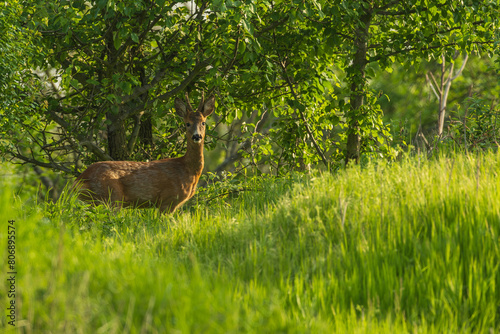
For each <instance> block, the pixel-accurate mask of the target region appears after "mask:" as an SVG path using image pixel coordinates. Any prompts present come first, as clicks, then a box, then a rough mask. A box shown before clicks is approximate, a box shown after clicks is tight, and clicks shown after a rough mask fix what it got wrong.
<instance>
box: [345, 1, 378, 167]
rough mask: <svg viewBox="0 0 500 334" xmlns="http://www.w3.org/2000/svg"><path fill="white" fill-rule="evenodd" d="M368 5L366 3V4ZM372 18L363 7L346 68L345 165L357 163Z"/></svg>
mask: <svg viewBox="0 0 500 334" xmlns="http://www.w3.org/2000/svg"><path fill="white" fill-rule="evenodd" d="M367 7H368V4H367ZM371 18H372V12H371V8H365V13H364V14H363V15H361V16H360V24H359V25H358V27H357V28H356V31H355V39H354V47H355V53H354V58H353V61H352V65H351V66H350V67H349V68H348V79H347V80H348V82H350V84H351V85H350V90H351V97H350V105H351V107H350V110H349V113H348V115H347V116H348V117H347V118H348V129H347V147H346V154H345V163H346V165H347V164H348V163H349V162H350V161H351V160H354V161H355V163H356V164H357V163H359V154H360V153H359V151H360V146H361V136H360V133H359V122H358V119H359V117H360V108H361V106H362V105H363V102H364V89H365V86H366V80H365V68H366V64H367V61H366V53H367V45H368V37H369V35H368V28H369V27H370V21H371Z"/></svg>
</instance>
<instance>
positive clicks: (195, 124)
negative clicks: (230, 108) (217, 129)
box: [175, 93, 215, 145]
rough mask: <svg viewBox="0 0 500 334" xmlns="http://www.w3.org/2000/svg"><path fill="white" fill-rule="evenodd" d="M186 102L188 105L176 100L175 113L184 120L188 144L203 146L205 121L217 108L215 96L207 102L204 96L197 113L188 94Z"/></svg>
mask: <svg viewBox="0 0 500 334" xmlns="http://www.w3.org/2000/svg"><path fill="white" fill-rule="evenodd" d="M186 102H187V104H186V103H184V101H182V100H181V99H179V98H176V99H175V111H176V112H177V115H179V116H180V117H182V118H183V119H184V123H185V125H186V138H187V140H188V143H194V144H197V145H201V144H203V140H204V138H205V120H206V119H207V117H208V116H209V115H210V114H211V113H212V112H213V110H214V108H215V96H213V95H212V96H210V97H209V98H208V100H207V101H205V99H204V96H202V98H201V101H200V105H199V106H198V109H197V110H196V111H193V107H192V106H191V103H189V98H188V95H187V93H186Z"/></svg>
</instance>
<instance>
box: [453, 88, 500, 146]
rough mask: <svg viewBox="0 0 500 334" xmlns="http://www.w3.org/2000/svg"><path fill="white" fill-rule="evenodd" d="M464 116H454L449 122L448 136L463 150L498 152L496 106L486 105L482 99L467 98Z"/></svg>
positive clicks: (499, 132) (498, 132) (499, 130)
mask: <svg viewBox="0 0 500 334" xmlns="http://www.w3.org/2000/svg"><path fill="white" fill-rule="evenodd" d="M465 105H466V108H465V115H464V116H463V117H461V116H460V115H456V116H454V117H453V118H452V120H451V121H450V126H449V130H448V136H449V138H450V140H452V141H453V143H454V144H455V145H456V146H458V147H460V148H462V149H463V150H465V151H467V150H471V151H476V150H491V149H493V150H494V151H497V150H498V146H499V143H498V136H499V134H500V129H499V125H500V124H499V125H497V118H498V112H499V110H498V106H497V107H496V108H494V106H493V105H491V106H490V105H488V104H487V103H486V101H485V100H484V99H482V98H477V97H473V98H469V99H467V101H466V102H465Z"/></svg>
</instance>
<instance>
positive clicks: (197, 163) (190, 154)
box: [184, 140, 204, 178]
mask: <svg viewBox="0 0 500 334" xmlns="http://www.w3.org/2000/svg"><path fill="white" fill-rule="evenodd" d="M184 162H185V163H186V169H188V170H189V172H190V173H191V174H194V175H195V176H196V178H199V177H200V175H201V172H202V171H203V164H204V161H203V143H201V144H195V143H193V142H191V141H189V140H188V143H187V150H186V154H185V155H184Z"/></svg>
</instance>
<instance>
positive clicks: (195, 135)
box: [192, 133, 203, 143]
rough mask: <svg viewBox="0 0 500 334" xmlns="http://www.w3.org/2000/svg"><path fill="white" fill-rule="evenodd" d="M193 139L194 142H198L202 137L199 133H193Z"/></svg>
mask: <svg viewBox="0 0 500 334" xmlns="http://www.w3.org/2000/svg"><path fill="white" fill-rule="evenodd" d="M192 139H193V141H194V142H195V143H200V142H201V140H202V139H203V137H202V136H201V135H200V134H199V133H195V134H194V135H193V137H192Z"/></svg>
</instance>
